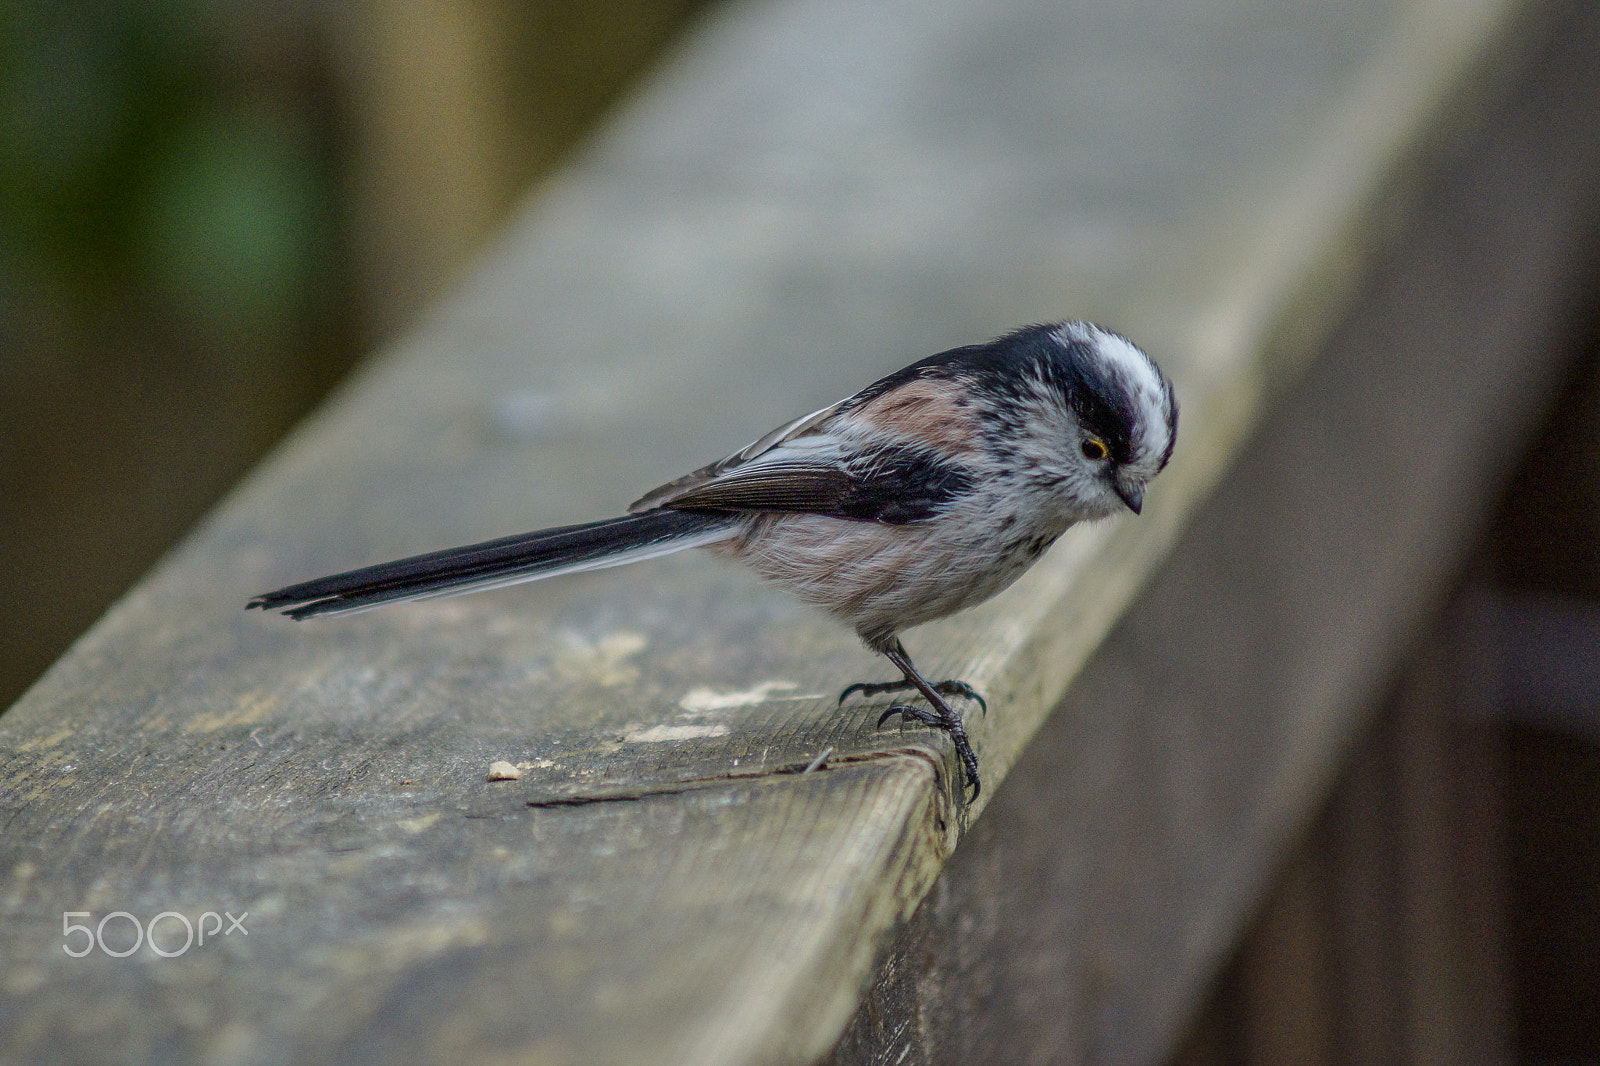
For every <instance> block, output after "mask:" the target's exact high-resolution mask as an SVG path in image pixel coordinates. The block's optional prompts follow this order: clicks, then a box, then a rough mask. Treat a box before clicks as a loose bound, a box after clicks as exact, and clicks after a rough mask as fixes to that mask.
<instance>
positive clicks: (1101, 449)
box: [1083, 437, 1106, 462]
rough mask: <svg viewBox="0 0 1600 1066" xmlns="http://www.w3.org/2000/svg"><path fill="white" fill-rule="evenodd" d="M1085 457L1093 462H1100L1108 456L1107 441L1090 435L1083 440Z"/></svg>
mask: <svg viewBox="0 0 1600 1066" xmlns="http://www.w3.org/2000/svg"><path fill="white" fill-rule="evenodd" d="M1083 457H1084V458H1085V459H1088V460H1090V461H1091V462H1099V461H1100V460H1101V459H1104V458H1105V457H1106V446H1105V443H1104V442H1102V441H1099V440H1096V439H1095V438H1094V437H1088V438H1086V439H1085V440H1084V442H1083Z"/></svg>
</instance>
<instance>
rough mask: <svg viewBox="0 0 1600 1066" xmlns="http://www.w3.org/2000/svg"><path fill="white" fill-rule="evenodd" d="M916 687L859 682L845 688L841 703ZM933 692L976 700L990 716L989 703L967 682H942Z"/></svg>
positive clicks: (904, 683) (906, 683)
mask: <svg viewBox="0 0 1600 1066" xmlns="http://www.w3.org/2000/svg"><path fill="white" fill-rule="evenodd" d="M916 687H917V686H916V685H914V684H912V683H911V682H910V681H904V680H902V681H857V682H856V683H855V684H853V685H846V686H845V688H844V691H843V692H841V693H839V702H840V703H843V702H844V701H845V700H847V699H849V698H850V697H851V696H866V697H868V698H869V699H870V698H871V697H873V696H881V695H883V694H884V693H885V692H909V691H914V690H915V689H916ZM933 691H935V692H937V693H938V694H939V695H941V696H960V697H961V698H962V699H964V700H975V701H977V704H978V709H979V710H981V711H982V712H983V713H984V716H985V717H987V716H988V714H989V701H988V700H986V699H984V698H983V696H981V695H980V694H979V693H978V690H977V689H975V688H973V687H972V686H971V685H969V684H967V683H966V682H965V681H956V680H950V681H940V682H937V683H936V684H935V685H934V686H933ZM897 709H898V708H894V707H891V708H890V709H889V711H888V714H893V713H894V712H895V711H896V710H897ZM888 714H886V715H885V717H888ZM878 724H879V725H882V724H883V722H882V719H879V722H878Z"/></svg>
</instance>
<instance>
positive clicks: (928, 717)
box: [878, 703, 944, 729]
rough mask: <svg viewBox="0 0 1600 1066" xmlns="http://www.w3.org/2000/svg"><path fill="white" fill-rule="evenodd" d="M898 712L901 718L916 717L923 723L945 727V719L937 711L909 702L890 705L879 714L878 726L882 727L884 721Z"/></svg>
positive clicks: (936, 727) (939, 727) (935, 726)
mask: <svg viewBox="0 0 1600 1066" xmlns="http://www.w3.org/2000/svg"><path fill="white" fill-rule="evenodd" d="M897 714H898V715H899V716H900V717H901V718H915V719H916V720H917V721H919V722H921V723H922V724H923V725H930V726H932V727H933V728H935V729H942V728H943V727H944V719H943V718H941V717H939V715H938V714H937V713H935V712H933V711H925V710H923V709H922V708H921V707H914V706H912V705H911V704H909V703H897V704H895V705H894V706H893V707H890V708H889V709H888V710H887V711H884V712H883V713H882V714H880V715H878V728H879V729H882V728H883V723H885V722H887V721H888V720H889V719H891V718H893V717H894V716H895V715H897Z"/></svg>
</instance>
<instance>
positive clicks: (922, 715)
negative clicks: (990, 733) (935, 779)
mask: <svg viewBox="0 0 1600 1066" xmlns="http://www.w3.org/2000/svg"><path fill="white" fill-rule="evenodd" d="M955 683H956V684H962V682H959V681H958V682H955ZM907 687H909V686H907ZM946 710H948V708H946ZM897 714H898V715H899V716H900V717H901V719H902V720H905V719H908V718H909V719H914V720H916V721H918V722H921V723H922V724H923V725H925V726H928V727H929V728H932V729H941V730H943V731H944V732H946V733H948V734H949V735H950V741H951V743H952V744H954V745H955V749H956V756H957V758H959V759H960V760H961V766H962V769H964V770H965V771H966V774H967V784H969V785H971V786H972V798H973V799H977V798H978V793H980V792H982V791H983V782H982V781H980V780H978V755H977V753H976V752H975V751H973V750H972V742H971V741H970V740H968V739H967V727H966V726H965V725H963V724H962V721H961V719H960V717H959V716H957V715H956V714H955V712H954V711H951V712H950V713H949V715H948V716H946V715H944V714H940V713H939V711H937V710H927V709H925V708H922V707H918V706H916V705H914V704H910V703H899V704H896V705H895V706H893V707H890V708H889V709H888V710H887V711H884V712H883V714H881V715H880V716H879V717H878V727H879V728H880V729H881V728H882V727H883V723H885V722H887V721H888V720H889V719H890V718H893V717H894V716H895V715H897Z"/></svg>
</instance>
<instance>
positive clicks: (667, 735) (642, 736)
mask: <svg viewBox="0 0 1600 1066" xmlns="http://www.w3.org/2000/svg"><path fill="white" fill-rule="evenodd" d="M727 735H728V727H727V726H725V725H653V726H651V727H650V728H649V729H635V730H634V731H633V732H631V733H629V734H628V735H627V736H626V737H624V738H623V739H624V740H626V741H628V743H630V744H659V743H661V742H662V741H667V740H699V739H701V738H702V737H724V736H727Z"/></svg>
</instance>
